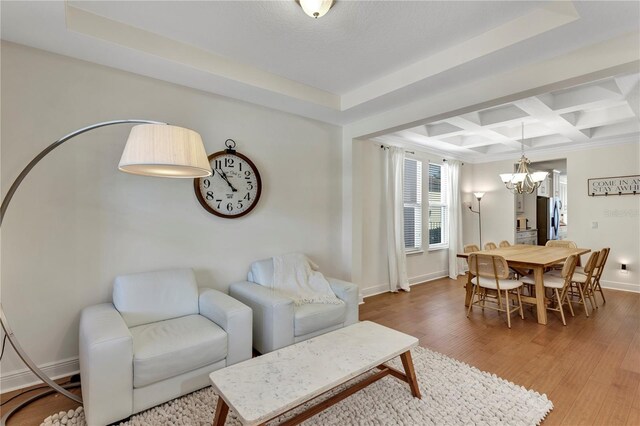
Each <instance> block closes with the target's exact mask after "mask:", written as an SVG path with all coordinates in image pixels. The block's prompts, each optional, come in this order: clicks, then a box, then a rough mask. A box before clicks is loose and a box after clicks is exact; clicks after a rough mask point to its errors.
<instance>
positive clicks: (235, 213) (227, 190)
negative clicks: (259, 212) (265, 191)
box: [193, 139, 262, 219]
mask: <svg viewBox="0 0 640 426" xmlns="http://www.w3.org/2000/svg"><path fill="white" fill-rule="evenodd" d="M224 144H225V146H226V147H227V149H226V150H224V151H218V152H215V153H213V154H211V155H209V157H208V158H209V162H210V164H211V169H212V170H213V175H212V176H209V177H206V178H197V179H194V180H193V187H194V190H195V193H196V197H197V198H198V201H199V202H200V204H201V205H202V207H204V208H205V210H207V211H208V212H209V213H211V214H214V215H216V216H220V217H224V218H227V219H235V218H237V217H241V216H244V215H246V214H247V213H249V212H250V211H251V210H253V208H254V207H255V206H256V204H258V200H260V194H261V192H262V180H261V179H260V173H259V172H258V169H257V168H256V166H255V164H253V162H252V161H251V160H250V159H249V158H248V157H247V156H245V155H242V154H240V153H239V152H237V151H236V150H235V147H236V143H235V141H234V140H233V139H227V140H226V141H225V143H224Z"/></svg>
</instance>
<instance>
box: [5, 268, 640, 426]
mask: <svg viewBox="0 0 640 426" xmlns="http://www.w3.org/2000/svg"><path fill="white" fill-rule="evenodd" d="M605 295H606V297H607V303H606V304H605V305H602V304H601V303H600V308H599V309H598V310H596V311H595V312H594V313H593V314H592V315H591V316H590V317H589V318H586V317H585V315H584V311H581V310H576V317H575V318H571V316H570V315H569V316H568V318H567V326H566V327H564V326H563V325H562V322H561V321H560V318H559V317H558V314H557V313H555V312H549V323H548V324H547V325H546V326H544V325H539V324H538V323H537V322H536V320H535V313H534V312H533V311H532V310H530V309H526V308H525V309H526V311H525V320H524V321H523V320H521V319H520V318H519V317H517V316H515V315H514V316H513V318H512V328H511V329H510V330H509V329H508V328H507V324H506V317H505V315H504V314H500V315H498V313H497V312H494V311H490V310H486V311H485V312H484V313H483V312H482V311H481V310H480V309H475V310H474V312H473V313H472V315H471V317H470V318H466V311H465V309H464V305H463V304H464V289H463V288H462V280H460V281H459V282H455V281H453V280H449V279H441V280H436V281H432V282H429V283H426V284H420V285H416V286H413V287H412V288H411V292H410V293H398V294H391V293H386V294H381V295H378V296H373V297H369V298H367V299H366V300H365V302H366V303H365V304H364V305H361V306H360V319H361V320H371V321H375V322H378V323H380V324H383V325H386V326H389V327H392V328H395V329H397V330H400V331H403V332H405V333H409V334H412V335H414V336H416V337H418V338H419V339H420V344H421V345H422V346H424V347H427V348H429V349H432V350H435V351H438V352H441V353H443V354H445V355H448V356H450V357H453V358H456V359H458V360H460V361H464V362H466V363H468V364H471V365H473V366H475V367H478V368H479V369H481V370H484V371H489V372H492V373H495V374H497V375H498V376H500V377H502V378H504V379H507V380H510V381H512V382H514V383H517V384H519V385H522V386H525V387H527V388H530V389H534V390H536V391H538V392H540V393H546V394H547V396H548V397H549V399H551V401H553V404H554V409H553V411H552V412H551V413H550V414H549V416H548V417H547V419H546V420H545V421H544V425H555V424H563V425H589V424H595V425H611V426H613V425H634V426H640V294H634V293H625V292H621V291H613V290H607V289H605ZM11 396H12V394H4V395H2V398H1V400H2V401H3V402H4V401H6V400H7V398H9V397H11ZM25 397H26V396H25ZM22 398H23V397H20V398H17V399H16V400H14V401H12V402H10V403H9V404H7V405H5V406H3V407H2V409H3V411H4V409H5V408H8V407H10V406H11V404H13V403H16V402H17V401H20V400H21V399H22ZM74 407H75V404H74V403H73V402H71V401H69V400H67V399H66V398H64V397H62V396H59V395H55V396H49V397H46V398H44V399H42V400H40V401H37V402H35V403H34V404H32V405H31V406H29V407H28V408H26V409H25V410H23V411H22V412H20V413H18V414H17V415H16V416H15V417H14V418H13V419H12V420H11V421H10V422H9V425H10V426H11V425H39V424H40V422H41V421H42V419H43V418H44V417H46V416H47V415H49V414H52V413H53V412H58V411H63V410H65V411H66V410H69V409H70V408H74Z"/></svg>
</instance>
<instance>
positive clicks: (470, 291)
mask: <svg viewBox="0 0 640 426" xmlns="http://www.w3.org/2000/svg"><path fill="white" fill-rule="evenodd" d="M465 290H466V295H465V297H464V306H469V303H471V296H472V295H473V286H472V285H471V274H470V273H469V272H467V284H466V285H465Z"/></svg>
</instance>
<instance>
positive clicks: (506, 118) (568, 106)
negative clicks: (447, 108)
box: [376, 74, 640, 161]
mask: <svg viewBox="0 0 640 426" xmlns="http://www.w3.org/2000/svg"><path fill="white" fill-rule="evenodd" d="M639 109H640V74H626V75H620V76H616V77H611V78H606V79H602V80H599V81H595V82H591V83H588V84H582V85H579V86H575V87H570V88H567V89H563V90H559V91H555V92H550V93H545V94H542V95H538V96H532V97H528V98H524V99H520V100H516V101H513V102H509V103H506V104H503V105H500V106H496V107H492V108H488V109H484V110H479V111H475V112H472V113H468V114H463V115H458V116H454V117H450V118H447V119H444V120H439V121H435V122H432V123H428V124H425V125H420V126H417V127H413V128H410V129H406V130H401V131H398V132H394V133H391V134H388V135H384V136H381V137H378V138H376V140H378V141H381V142H388V143H409V144H413V145H416V146H419V147H423V148H427V149H429V150H435V151H439V152H443V153H449V154H454V155H455V156H457V157H459V158H462V159H466V160H468V161H478V160H480V161H482V160H485V161H490V160H495V159H499V158H513V156H514V154H517V153H518V152H520V151H521V148H522V145H524V147H525V148H526V151H527V153H530V152H536V151H539V150H542V149H548V148H555V147H562V148H567V147H577V146H585V145H588V144H596V143H599V142H604V141H606V142H611V141H616V140H618V141H620V140H623V139H629V138H631V139H633V140H635V141H640V139H638V134H639V132H640V112H639ZM523 124H524V140H523V139H522V137H521V134H522V125H523ZM520 141H522V144H521V143H520Z"/></svg>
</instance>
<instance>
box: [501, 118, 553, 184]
mask: <svg viewBox="0 0 640 426" xmlns="http://www.w3.org/2000/svg"><path fill="white" fill-rule="evenodd" d="M520 146H521V147H522V157H520V161H518V170H517V171H516V172H515V173H502V174H501V175H500V179H502V183H504V186H505V187H506V188H507V189H508V190H509V191H511V192H513V193H514V194H531V193H533V191H535V190H536V189H538V187H539V186H540V184H541V183H542V181H543V180H545V178H546V177H547V174H548V172H533V173H531V172H530V171H529V164H530V163H531V162H530V161H529V159H528V158H527V157H525V156H524V123H522V139H521V140H520Z"/></svg>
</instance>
